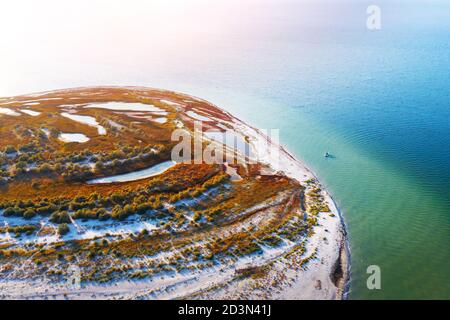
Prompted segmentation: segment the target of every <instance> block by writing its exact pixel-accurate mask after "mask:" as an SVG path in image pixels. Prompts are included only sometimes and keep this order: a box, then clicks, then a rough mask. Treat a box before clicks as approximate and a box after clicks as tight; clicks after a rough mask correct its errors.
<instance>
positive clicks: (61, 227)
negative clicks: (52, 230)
mask: <svg viewBox="0 0 450 320" xmlns="http://www.w3.org/2000/svg"><path fill="white" fill-rule="evenodd" d="M69 231H70V228H69V226H68V225H67V223H62V224H60V225H59V226H58V234H59V235H60V236H63V235H65V234H67V233H68V232H69Z"/></svg>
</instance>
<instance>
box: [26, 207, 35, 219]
mask: <svg viewBox="0 0 450 320" xmlns="http://www.w3.org/2000/svg"><path fill="white" fill-rule="evenodd" d="M35 215H36V211H34V209H27V210H25V212H24V213H23V217H24V218H25V219H31V218H33V217H34V216H35Z"/></svg>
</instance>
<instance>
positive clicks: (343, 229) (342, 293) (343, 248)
mask: <svg viewBox="0 0 450 320" xmlns="http://www.w3.org/2000/svg"><path fill="white" fill-rule="evenodd" d="M183 95H186V94H183ZM186 96H188V97H190V98H192V99H196V100H199V101H202V102H204V103H206V104H208V105H211V106H213V107H214V108H217V109H219V110H221V111H222V112H224V113H226V114H227V115H228V116H230V117H231V118H232V119H234V120H237V122H238V124H239V123H240V124H241V125H243V126H244V127H247V128H249V129H251V130H253V131H254V133H255V134H254V135H253V138H255V139H256V140H258V138H262V139H265V140H266V141H267V142H268V144H269V149H271V150H269V153H271V152H272V151H273V150H275V149H277V148H278V149H279V150H280V151H281V152H280V153H281V154H283V155H285V156H286V157H287V158H288V160H290V161H291V162H292V163H295V164H296V165H297V166H298V169H300V170H299V171H300V173H301V174H303V175H304V177H303V179H302V178H301V177H300V175H298V174H297V175H296V174H295V173H294V172H291V171H290V170H289V169H288V168H286V167H284V168H283V167H282V168H277V169H280V171H283V172H284V173H285V174H286V175H287V176H289V177H291V178H294V179H296V180H297V181H299V182H301V183H304V182H305V180H307V179H310V178H313V179H315V180H316V181H317V182H318V184H319V185H320V186H323V185H322V184H321V183H320V180H319V178H318V177H317V175H316V173H315V172H314V171H312V170H311V169H309V168H308V167H307V166H306V165H305V164H304V163H303V162H302V161H300V160H299V159H297V158H296V157H295V156H293V155H292V154H291V153H290V152H289V151H287V150H286V148H284V146H283V145H281V144H280V145H276V144H275V143H273V142H272V141H271V139H270V137H268V136H265V135H264V134H263V133H261V131H260V130H259V129H258V128H255V127H253V126H251V125H249V124H248V123H246V122H244V121H243V120H240V119H238V118H236V117H234V116H233V115H232V114H231V113H229V112H228V111H226V110H224V109H222V108H220V107H218V106H217V105H214V104H212V103H211V102H209V101H207V100H204V99H201V98H198V97H195V96H191V95H186ZM235 129H236V128H235ZM244 133H245V134H249V132H244ZM249 135H250V136H252V135H251V134H249ZM258 136H259V137H258ZM258 151H260V150H258ZM269 165H273V162H269ZM305 177H306V178H307V179H305ZM323 193H324V196H325V200H326V202H327V203H328V204H329V205H331V206H330V208H332V212H333V213H337V216H338V217H339V227H340V228H339V230H337V233H338V234H336V236H337V237H339V236H341V240H339V239H335V240H337V241H336V244H338V245H339V250H338V252H337V254H336V256H335V258H334V261H333V262H332V263H333V266H332V267H331V269H332V270H331V271H332V272H330V273H329V277H330V278H332V277H333V274H334V272H335V268H336V267H335V266H336V265H339V266H340V267H341V268H342V277H341V279H338V280H339V281H337V282H338V284H337V288H338V292H337V295H336V296H335V298H337V299H347V297H348V292H349V287H350V275H351V272H350V270H351V260H350V258H351V256H350V245H349V241H348V233H347V226H346V224H345V221H344V217H343V215H342V212H341V210H340V209H339V207H338V205H337V203H336V201H335V200H334V199H333V197H332V196H331V194H330V192H329V191H328V189H327V188H323ZM333 209H334V210H333ZM315 228H316V227H315ZM304 298H306V299H311V297H304ZM301 299H303V297H302V298H301ZM319 299H321V298H319Z"/></svg>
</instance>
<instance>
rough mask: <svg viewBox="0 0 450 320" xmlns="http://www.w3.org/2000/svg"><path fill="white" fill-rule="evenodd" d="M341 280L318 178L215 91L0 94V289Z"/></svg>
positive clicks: (337, 294)
mask: <svg viewBox="0 0 450 320" xmlns="http://www.w3.org/2000/svg"><path fill="white" fill-rule="evenodd" d="M225 133H226V134H227V135H231V137H232V139H231V141H232V142H233V144H231V145H230V144H229V140H230V139H226V138H223V137H224V136H225ZM230 133H231V134H230ZM189 138H192V140H190V139H189ZM199 150H200V152H199ZM274 155H276V159H275V158H274ZM205 156H206V157H205ZM211 159H212V160H216V161H211ZM221 160H222V161H221ZM348 280H349V252H348V247H347V239H346V231H345V225H344V223H343V219H342V216H341V214H340V212H339V210H338V207H337V205H336V204H335V202H334V201H333V199H332V197H331V196H330V194H329V193H328V192H327V190H326V189H325V188H324V187H323V186H322V185H321V184H320V182H319V181H318V179H317V178H316V176H315V174H314V173H313V172H311V171H310V170H308V168H306V167H305V166H304V165H303V164H302V163H301V162H299V161H298V160H297V159H296V158H295V157H294V156H292V155H291V154H290V153H289V152H288V151H287V150H285V149H284V148H283V147H282V146H280V145H279V144H278V143H276V141H273V139H270V137H268V136H267V135H265V134H264V133H263V132H262V131H261V130H259V129H256V128H253V127H252V126H250V125H248V124H246V123H245V122H243V121H241V120H239V119H237V118H236V117H234V116H233V115H231V114H230V113H228V112H226V111H224V110H222V109H221V108H219V107H217V106H215V105H213V104H212V103H210V102H208V101H205V100H203V99H199V98H197V97H193V96H191V95H187V94H182V93H176V92H172V91H166V90H158V89H151V88H145V87H85V88H74V89H66V90H57V91H49V92H43V93H38V94H28V95H22V96H16V97H7V98H0V298H2V299H49V298H53V299H342V298H345V295H346V292H347V287H348Z"/></svg>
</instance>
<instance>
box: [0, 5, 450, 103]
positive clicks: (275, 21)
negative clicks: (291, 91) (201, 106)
mask: <svg viewBox="0 0 450 320" xmlns="http://www.w3.org/2000/svg"><path fill="white" fill-rule="evenodd" d="M378 2H379V3H381V7H382V9H383V8H384V7H383V6H384V3H386V1H378ZM349 3H350V1H339V0H337V1H313V0H300V1H294V0H226V1H225V0H191V1H189V0H187V1H186V0H151V1H148V0H147V1H144V0H131V1H127V2H124V1H118V0H116V1H114V0H76V1H58V0H40V1H35V0H15V1H2V2H1V4H0V41H1V45H0V96H5V95H14V94H20V93H27V92H30V91H40V90H49V89H56V88H62V87H68V86H79V85H94V84H110V83H111V84H121V80H123V81H124V82H127V83H123V84H128V82H129V79H133V81H132V82H133V83H132V84H138V83H139V81H138V79H137V78H136V77H134V75H133V74H132V73H133V72H136V71H135V70H156V69H158V70H159V74H162V72H163V70H164V68H171V69H172V70H175V68H179V69H180V70H181V69H183V68H184V67H189V64H190V60H199V59H200V58H201V59H202V61H204V62H205V63H209V64H214V63H215V61H214V56H213V55H212V53H211V52H212V51H210V49H211V46H212V44H214V47H215V49H218V47H220V45H221V44H220V43H221V42H222V43H225V44H228V45H235V46H240V45H242V42H238V40H241V41H242V39H246V40H245V41H247V40H250V41H256V40H255V39H257V40H258V41H265V40H267V41H269V40H268V39H270V41H287V40H286V39H290V41H297V40H298V39H310V40H311V41H319V39H323V41H328V40H329V39H333V37H334V32H336V30H345V29H349V30H360V31H364V28H365V19H366V13H365V8H366V7H367V5H368V4H370V3H366V1H351V3H352V4H349ZM390 3H393V2H392V1H391V2H390ZM395 3H398V4H399V8H400V9H398V8H397V14H396V15H395V19H396V20H395V21H397V22H399V23H400V22H401V23H403V26H406V27H405V28H407V27H408V23H411V21H414V19H416V18H417V17H419V18H420V13H417V12H416V13H415V15H414V16H411V15H410V14H411V12H412V11H411V8H413V7H414V4H411V3H412V2H411V1H409V2H405V1H395ZM434 3H443V2H440V1H435V2H434ZM442 6H444V5H443V4H442ZM389 8H390V9H391V8H394V6H392V4H391V5H390V7H389ZM443 9H448V6H447V7H446V8H443ZM401 10H404V12H405V14H403V15H402V14H401V13H402V11H401ZM448 11H449V10H442V12H447V15H448ZM399 12H400V14H399ZM439 12H441V11H440V10H439V6H437V10H436V11H435V14H436V15H437V16H434V17H432V20H431V21H433V23H436V25H437V26H439V23H442V21H445V20H444V19H443V18H442V17H443V16H442V17H441V16H439V14H441V13H439ZM383 14H384V16H385V17H386V19H385V21H386V24H385V25H386V28H389V26H392V25H393V24H392V21H390V20H389V19H390V10H384V11H383ZM444 14H445V13H442V15H444ZM412 27H414V26H413V25H412ZM326 35H328V38H327V37H326ZM322 36H323V38H321V37H322ZM292 39H294V40H292ZM234 41H236V43H235V42H234ZM217 63H220V61H217ZM174 76H176V75H174ZM145 84H147V83H145Z"/></svg>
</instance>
